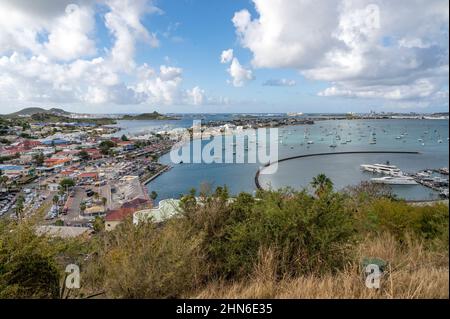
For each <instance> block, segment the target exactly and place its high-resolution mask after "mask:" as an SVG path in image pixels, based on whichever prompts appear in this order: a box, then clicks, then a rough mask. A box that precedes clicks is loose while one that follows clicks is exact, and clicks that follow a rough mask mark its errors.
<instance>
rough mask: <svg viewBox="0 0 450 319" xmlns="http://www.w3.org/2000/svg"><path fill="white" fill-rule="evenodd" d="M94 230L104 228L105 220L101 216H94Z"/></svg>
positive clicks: (98, 230)
mask: <svg viewBox="0 0 450 319" xmlns="http://www.w3.org/2000/svg"><path fill="white" fill-rule="evenodd" d="M93 227H94V231H95V232H97V233H98V232H101V231H102V230H104V229H105V220H104V219H103V218H101V217H100V216H96V217H95V219H94V225H93Z"/></svg>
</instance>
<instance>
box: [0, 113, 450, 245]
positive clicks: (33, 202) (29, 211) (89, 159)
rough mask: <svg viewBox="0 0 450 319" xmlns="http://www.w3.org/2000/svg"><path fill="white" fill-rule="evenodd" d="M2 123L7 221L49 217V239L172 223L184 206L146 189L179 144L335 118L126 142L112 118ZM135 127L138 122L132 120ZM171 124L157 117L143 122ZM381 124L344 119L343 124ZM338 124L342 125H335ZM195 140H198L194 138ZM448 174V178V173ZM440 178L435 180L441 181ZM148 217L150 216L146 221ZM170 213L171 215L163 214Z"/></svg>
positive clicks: (430, 182) (242, 124)
mask: <svg viewBox="0 0 450 319" xmlns="http://www.w3.org/2000/svg"><path fill="white" fill-rule="evenodd" d="M34 112H38V113H32V114H28V115H26V114H20V115H19V116H14V117H3V118H0V174H1V175H0V217H3V218H11V219H16V220H20V219H23V218H29V217H31V216H41V218H42V220H41V223H40V224H41V226H40V231H41V232H49V233H55V232H56V233H58V232H62V233H63V234H65V235H66V236H76V235H79V234H80V233H83V232H90V231H93V230H94V229H95V228H96V227H97V228H98V227H102V228H104V229H106V230H112V229H114V227H115V226H117V225H118V224H119V223H120V222H122V221H123V220H124V219H126V218H127V217H130V216H134V217H135V216H141V215H146V214H150V215H152V216H153V217H154V218H156V219H158V218H161V216H162V215H171V214H173V213H174V210H176V206H177V200H176V199H169V200H162V201H161V202H160V203H159V205H158V206H156V207H154V206H155V205H154V201H155V199H156V198H157V197H158V190H149V189H148V188H147V187H146V185H147V183H148V182H150V181H151V180H153V179H155V178H156V177H158V176H159V175H160V174H162V173H164V172H166V171H167V170H170V169H171V167H170V166H169V165H164V164H161V163H159V162H158V159H159V157H160V156H162V155H163V154H165V153H167V152H168V151H169V150H170V149H171V148H172V146H173V145H175V143H177V142H179V141H184V142H186V140H190V139H197V138H202V137H205V136H218V135H222V134H225V132H227V129H231V130H232V131H238V132H239V131H241V130H245V129H252V128H253V129H255V128H263V127H285V126H290V125H305V126H308V125H312V124H314V123H315V121H320V120H323V119H330V116H326V115H325V116H322V117H318V116H316V117H304V116H303V114H301V113H300V114H297V113H296V114H288V115H287V116H267V117H257V116H240V117H236V118H235V119H233V120H231V121H210V122H206V123H202V125H203V126H202V130H201V131H200V132H197V133H196V134H197V135H198V134H200V135H198V136H197V135H196V134H193V128H188V129H181V128H177V129H170V130H163V131H153V132H146V133H145V134H132V135H129V136H127V135H125V134H122V133H121V132H120V130H121V129H120V127H118V126H116V125H112V124H114V123H115V122H114V121H115V119H117V118H114V117H112V116H101V117H99V116H97V117H95V116H91V117H87V116H81V115H77V116H74V115H69V114H68V113H66V112H64V111H62V110H59V109H57V110H53V111H50V113H49V112H46V113H39V112H41V111H40V110H34ZM126 118H127V119H133V118H134V117H132V116H128V117H126ZM143 118H153V119H157V118H159V119H167V118H171V117H165V116H162V115H160V114H158V113H156V112H154V113H149V114H147V115H141V116H140V117H139V116H138V117H136V119H143ZM353 118H375V119H376V118H379V115H377V114H368V115H365V116H362V117H356V115H350V114H347V115H344V116H342V119H353ZM333 119H338V118H337V117H336V118H333ZM187 133H190V134H187ZM440 173H443V174H446V175H447V176H448V169H447V171H445V169H444V171H441V172H440ZM433 178H434V179H433ZM433 178H431V179H430V174H428V175H426V174H424V173H423V172H422V174H420V173H419V174H418V175H416V180H417V182H418V183H421V184H422V185H424V186H426V187H429V188H432V189H435V190H437V191H439V192H441V195H442V196H443V197H444V198H448V180H444V179H439V180H437V178H436V177H433ZM142 212H143V213H142ZM163 212H164V214H163Z"/></svg>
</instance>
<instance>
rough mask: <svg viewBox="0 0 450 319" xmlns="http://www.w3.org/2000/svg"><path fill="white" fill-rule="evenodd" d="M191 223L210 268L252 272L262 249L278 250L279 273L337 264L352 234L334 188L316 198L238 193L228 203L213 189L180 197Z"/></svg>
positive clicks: (227, 273)
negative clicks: (207, 194) (198, 199)
mask: <svg viewBox="0 0 450 319" xmlns="http://www.w3.org/2000/svg"><path fill="white" fill-rule="evenodd" d="M183 202H184V205H183V209H184V211H185V216H186V217H187V221H188V223H189V225H190V226H191V227H192V229H194V230H195V231H196V232H200V233H201V234H202V235H203V239H204V240H203V246H204V250H205V252H206V253H207V256H208V261H209V262H210V264H211V268H212V271H213V274H214V275H216V276H219V277H225V278H230V277H241V276H245V275H248V274H250V273H251V272H252V271H253V270H254V268H255V266H256V263H257V261H258V253H259V251H260V249H271V250H273V251H275V253H276V255H277V260H278V265H277V274H278V275H279V276H283V275H296V274H300V273H308V272H324V271H327V270H330V271H332V270H336V269H341V268H342V267H343V266H344V264H345V262H346V261H347V260H348V258H349V257H350V254H349V251H350V250H351V243H352V242H353V240H354V235H355V233H354V228H353V226H352V221H353V217H352V215H351V213H349V212H347V210H346V209H345V207H344V197H343V196H342V195H340V194H337V193H333V192H332V191H329V192H327V193H326V194H322V195H321V196H320V198H317V199H315V198H314V197H312V196H310V195H308V194H307V193H306V192H292V191H289V190H285V191H278V192H260V193H259V194H258V198H257V199H254V198H253V197H252V196H251V195H248V194H240V195H239V196H238V197H237V199H236V201H235V202H233V203H232V204H230V205H227V193H226V192H224V191H223V190H222V189H219V190H218V191H216V193H215V194H213V195H212V196H210V197H207V198H205V199H203V200H202V202H201V203H196V204H195V203H194V202H193V197H192V195H191V196H190V197H188V198H185V199H184V201H183Z"/></svg>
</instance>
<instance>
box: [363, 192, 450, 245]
mask: <svg viewBox="0 0 450 319" xmlns="http://www.w3.org/2000/svg"><path fill="white" fill-rule="evenodd" d="M362 211H363V216H362V218H363V219H362V222H363V224H364V227H365V229H366V230H368V231H371V232H376V233H380V232H386V231H387V232H389V233H391V234H393V235H394V236H395V238H397V240H399V241H400V242H404V240H405V237H406V236H407V235H408V234H412V235H414V236H416V237H418V238H419V239H423V240H425V241H427V242H429V243H433V242H434V243H437V244H441V245H442V244H443V245H446V247H447V249H448V225H449V213H448V207H447V206H446V205H444V204H434V205H424V206H414V205H408V204H406V203H404V202H400V201H392V200H389V199H378V200H376V201H374V202H373V203H371V204H370V205H367V206H366V207H364V209H362Z"/></svg>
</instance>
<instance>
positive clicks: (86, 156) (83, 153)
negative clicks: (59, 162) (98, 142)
mask: <svg viewBox="0 0 450 319" xmlns="http://www.w3.org/2000/svg"><path fill="white" fill-rule="evenodd" d="M77 156H78V157H79V158H81V160H83V161H89V160H90V159H91V156H90V155H89V153H88V152H86V151H85V150H81V151H80V152H79V153H78V154H77Z"/></svg>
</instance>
